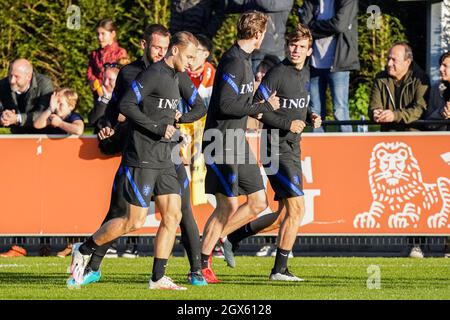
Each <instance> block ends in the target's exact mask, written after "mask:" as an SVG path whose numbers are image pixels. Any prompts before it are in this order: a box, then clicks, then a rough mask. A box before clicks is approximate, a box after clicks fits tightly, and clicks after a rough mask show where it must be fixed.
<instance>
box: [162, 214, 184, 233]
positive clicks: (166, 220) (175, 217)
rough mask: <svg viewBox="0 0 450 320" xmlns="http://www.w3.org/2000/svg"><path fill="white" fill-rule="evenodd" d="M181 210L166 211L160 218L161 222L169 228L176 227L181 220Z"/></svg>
mask: <svg viewBox="0 0 450 320" xmlns="http://www.w3.org/2000/svg"><path fill="white" fill-rule="evenodd" d="M181 217H182V215H181V211H170V212H166V213H165V215H164V217H163V218H162V223H163V224H164V226H165V227H167V228H169V229H176V228H177V227H178V226H179V225H180V222H181Z"/></svg>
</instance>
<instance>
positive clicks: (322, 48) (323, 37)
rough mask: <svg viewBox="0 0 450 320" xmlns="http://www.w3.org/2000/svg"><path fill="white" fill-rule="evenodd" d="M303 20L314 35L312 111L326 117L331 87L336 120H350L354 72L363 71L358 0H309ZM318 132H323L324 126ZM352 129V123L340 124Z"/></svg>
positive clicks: (301, 11) (305, 3)
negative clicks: (351, 87)
mask: <svg viewBox="0 0 450 320" xmlns="http://www.w3.org/2000/svg"><path fill="white" fill-rule="evenodd" d="M299 13H300V20H301V22H302V23H304V24H307V25H308V26H309V28H310V29H311V32H312V34H313V38H314V43H313V54H312V57H311V63H310V64H311V107H312V111H313V112H315V113H317V114H320V116H321V117H322V119H325V117H326V90H327V86H330V90H331V96H332V99H333V113H334V118H335V119H336V120H349V109H348V91H349V81H350V71H351V70H359V68H360V65H359V58H358V19H357V14H358V1H357V0H319V1H318V0H305V1H304V2H303V7H302V9H300V10H299ZM314 131H323V127H320V128H318V129H315V130H314ZM340 131H342V132H351V131H352V127H351V126H340Z"/></svg>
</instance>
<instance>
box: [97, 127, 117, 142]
mask: <svg viewBox="0 0 450 320" xmlns="http://www.w3.org/2000/svg"><path fill="white" fill-rule="evenodd" d="M114 133H115V132H114V129H113V128H110V127H105V128H102V129H101V130H100V131H99V132H98V133H97V136H98V138H99V139H100V140H105V139H107V138H109V137H112V136H113V135H114Z"/></svg>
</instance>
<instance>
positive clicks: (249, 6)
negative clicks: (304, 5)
mask: <svg viewBox="0 0 450 320" xmlns="http://www.w3.org/2000/svg"><path fill="white" fill-rule="evenodd" d="M293 5H294V0H247V1H246V7H245V9H246V10H257V11H262V12H282V11H290V10H291V9H292V6H293Z"/></svg>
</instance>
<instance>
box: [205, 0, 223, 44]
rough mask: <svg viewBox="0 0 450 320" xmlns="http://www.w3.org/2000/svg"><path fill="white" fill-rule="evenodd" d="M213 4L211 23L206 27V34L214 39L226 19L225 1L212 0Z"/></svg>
mask: <svg viewBox="0 0 450 320" xmlns="http://www.w3.org/2000/svg"><path fill="white" fill-rule="evenodd" d="M210 1H212V2H213V4H212V12H211V17H210V20H209V23H208V25H207V27H206V35H207V36H208V37H209V38H210V39H212V38H214V36H215V35H216V33H217V31H218V30H219V29H220V27H221V26H222V24H223V22H224V21H225V18H226V17H225V1H223V0H210Z"/></svg>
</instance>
